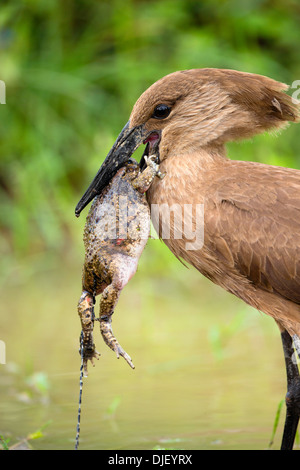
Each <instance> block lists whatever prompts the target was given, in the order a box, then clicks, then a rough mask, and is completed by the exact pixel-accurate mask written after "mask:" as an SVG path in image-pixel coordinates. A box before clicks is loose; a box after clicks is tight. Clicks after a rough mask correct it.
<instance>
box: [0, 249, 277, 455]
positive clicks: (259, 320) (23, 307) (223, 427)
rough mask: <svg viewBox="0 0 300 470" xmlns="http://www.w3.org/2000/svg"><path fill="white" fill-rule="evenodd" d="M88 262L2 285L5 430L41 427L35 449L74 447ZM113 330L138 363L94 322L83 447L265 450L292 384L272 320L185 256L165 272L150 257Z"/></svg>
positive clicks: (7, 433) (0, 370) (1, 431)
mask: <svg viewBox="0 0 300 470" xmlns="http://www.w3.org/2000/svg"><path fill="white" fill-rule="evenodd" d="M156 243H158V242H157V241H156ZM147 249H148V247H147ZM146 251H147V250H146ZM145 256H146V258H145V259H146V262H148V261H149V259H151V256H152V254H151V247H150V249H148V254H147V253H146V255H145ZM147 256H148V261H147ZM80 261H81V259H79V262H78V265H77V266H75V267H74V265H72V264H71V263H69V264H68V263H65V267H64V268H63V270H62V267H61V266H60V267H59V269H55V270H54V272H51V271H46V272H41V273H38V275H36V273H35V274H34V275H32V276H31V277H30V278H29V279H27V280H26V283H25V282H24V283H23V284H19V285H18V289H17V295H16V288H15V286H14V285H9V284H7V285H6V286H5V290H4V288H3V291H4V292H2V293H1V299H2V306H1V307H2V308H1V312H2V314H1V325H0V331H1V333H0V339H1V340H3V341H5V344H6V356H7V364H6V365H1V364H0V380H1V388H0V435H2V436H4V437H5V438H10V442H11V443H14V442H16V441H17V439H19V438H23V437H26V436H27V435H28V434H29V433H33V432H35V431H36V430H39V429H42V432H41V434H42V435H43V436H42V437H40V438H39V439H36V440H31V441H30V443H31V445H32V446H33V447H34V448H35V449H72V448H74V440H75V434H76V419H77V406H78V392H79V367H80V357H79V354H78V344H79V334H80V322H79V318H78V316H77V311H76V304H77V300H78V297H79V295H80V289H81V285H80V273H81V265H80ZM113 328H114V331H115V333H116V334H117V336H118V338H119V339H120V342H121V344H123V345H124V348H125V349H126V350H127V351H128V353H129V354H130V355H131V357H132V358H133V360H134V363H135V366H136V369H135V370H134V371H133V370H131V369H130V368H129V367H128V366H127V364H126V363H125V362H124V361H121V360H119V361H118V360H117V359H116V357H115V354H114V353H113V352H112V351H110V350H109V349H108V348H107V346H105V344H104V343H103V341H102V339H101V336H100V332H98V331H97V324H95V329H96V332H95V342H96V347H97V349H98V350H99V351H100V352H101V357H100V360H99V361H97V363H96V366H95V368H92V367H90V371H89V377H88V378H86V379H84V389H83V404H82V417H81V438H80V449H154V448H156V449H159V448H168V449H265V448H267V446H268V443H269V439H270V437H271V433H272V428H273V422H274V419H275V414H276V410H277V406H278V404H279V402H280V400H281V399H282V398H283V397H284V394H285V372H284V364H283V357H282V352H281V343H280V337H279V333H278V332H277V328H276V325H275V323H274V322H273V321H272V320H271V319H270V318H267V317H266V316H262V315H260V314H259V313H258V312H256V311H254V310H252V309H250V308H248V307H246V306H245V305H244V304H243V303H242V302H240V301H239V300H237V299H235V298H233V297H232V296H230V295H229V294H227V293H225V292H223V291H222V290H221V289H219V288H218V287H216V286H214V285H213V284H211V283H209V282H208V281H207V280H205V279H204V278H203V277H202V276H200V275H199V274H198V273H196V272H194V271H193V270H187V269H186V268H185V267H184V266H181V265H180V263H178V264H176V267H175V268H174V269H173V268H172V269H170V272H168V274H167V275H166V274H165V273H164V274H162V275H159V274H158V273H157V272H156V271H155V270H154V269H152V271H151V270H150V271H149V269H148V271H146V268H145V264H142V265H140V267H139V271H138V273H137V275H136V276H135V278H134V279H133V280H132V281H131V283H130V285H128V286H127V288H126V289H125V290H124V292H123V293H122V297H121V299H120V301H119V304H118V307H117V310H116V312H115V314H114V318H113ZM283 421H284V416H281V418H280V424H279V428H278V431H277V434H276V437H275V442H274V446H273V447H274V448H279V446H280V438H281V432H282V427H283ZM36 437H38V436H36Z"/></svg>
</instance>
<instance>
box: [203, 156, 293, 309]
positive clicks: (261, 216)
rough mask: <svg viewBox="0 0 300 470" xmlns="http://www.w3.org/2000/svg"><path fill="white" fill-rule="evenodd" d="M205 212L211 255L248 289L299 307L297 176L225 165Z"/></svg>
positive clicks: (256, 167) (276, 170) (280, 170)
mask: <svg viewBox="0 0 300 470" xmlns="http://www.w3.org/2000/svg"><path fill="white" fill-rule="evenodd" d="M207 205H208V207H207V209H208V210H205V232H206V237H207V238H208V239H209V240H210V243H213V244H214V246H213V247H212V249H213V250H214V251H215V252H217V254H218V256H220V257H221V258H223V259H224V260H225V262H227V263H229V264H230V263H231V265H232V266H234V269H236V270H237V271H238V272H240V273H241V274H243V275H245V276H246V277H247V278H248V279H249V280H250V281H251V282H253V284H255V285H256V286H258V287H261V288H263V289H265V290H268V291H276V292H278V293H280V294H281V295H283V296H284V297H285V298H287V299H289V300H291V301H293V302H296V303H300V171H298V170H291V169H285V168H280V167H273V166H269V165H262V164H256V163H252V164H251V163H248V162H229V164H228V165H227V168H226V169H225V170H224V172H222V177H221V178H217V179H216V180H215V182H214V183H212V185H211V187H210V194H209V196H208V198H207Z"/></svg>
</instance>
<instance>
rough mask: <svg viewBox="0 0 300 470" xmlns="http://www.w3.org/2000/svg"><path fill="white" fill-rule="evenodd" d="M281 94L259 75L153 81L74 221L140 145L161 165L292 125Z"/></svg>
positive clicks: (291, 110)
mask: <svg viewBox="0 0 300 470" xmlns="http://www.w3.org/2000/svg"><path fill="white" fill-rule="evenodd" d="M287 88H288V87H287V85H285V84H283V83H279V82H277V81H275V80H272V79H270V78H267V77H264V76H261V75H256V74H250V73H244V72H238V71H235V70H222V69H193V70H185V71H182V72H175V73H172V74H170V75H167V76H165V77H163V78H162V79H160V80H158V81H157V82H156V83H154V84H153V85H152V86H150V88H148V89H147V90H146V91H145V92H144V93H143V94H142V95H141V96H140V98H139V99H138V100H137V102H136V103H135V105H134V107H133V110H132V112H131V115H130V119H129V121H128V122H127V124H126V125H125V127H124V128H123V130H122V131H121V133H120V135H119V137H118V138H117V140H116V142H115V144H114V145H113V147H112V149H111V150H110V152H109V153H108V155H107V157H106V159H105V161H104V162H103V164H102V166H101V168H100V170H99V171H98V173H97V175H96V177H95V178H94V180H93V182H92V183H91V185H90V187H89V188H88V190H87V191H86V193H85V194H84V196H83V197H82V199H81V200H80V202H79V203H78V205H77V207H76V210H75V213H76V215H77V216H79V214H80V212H81V210H82V209H83V208H84V207H85V206H86V205H87V204H88V203H89V202H90V201H91V200H92V199H93V198H94V197H95V196H96V195H97V194H99V193H100V192H101V191H102V190H103V188H104V187H105V186H106V185H107V184H108V183H109V181H110V180H111V178H112V177H113V176H114V174H115V173H116V172H117V170H118V169H119V168H120V167H121V166H122V165H124V163H125V162H126V161H128V159H129V158H130V156H131V155H132V154H133V152H134V151H135V150H136V149H137V148H138V147H139V146H140V145H142V144H147V153H150V154H153V153H156V154H157V155H159V159H160V161H162V160H164V159H166V158H168V157H169V156H170V155H172V154H174V153H177V154H180V155H187V154H188V153H190V152H195V151H197V149H199V148H200V147H203V146H206V145H208V144H216V145H221V144H224V143H225V142H227V141H230V140H236V139H245V138H247V137H251V136H252V135H254V134H257V133H259V132H264V131H267V130H272V129H278V128H280V127H284V126H285V125H286V124H287V123H288V122H289V121H297V120H298V119H299V115H298V109H297V105H296V104H295V103H293V100H292V98H291V97H290V96H288V95H287V94H285V93H284V92H283V91H282V90H286V89H287Z"/></svg>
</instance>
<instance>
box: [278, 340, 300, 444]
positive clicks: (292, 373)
mask: <svg viewBox="0 0 300 470" xmlns="http://www.w3.org/2000/svg"><path fill="white" fill-rule="evenodd" d="M297 338H298V337H297ZM281 339H282V344H283V351H284V358H285V366H286V375H287V394H286V419H285V425H284V432H283V437H282V443H281V450H292V449H293V445H294V440H295V435H296V431H297V427H298V422H299V417H300V376H299V369H298V366H297V361H296V359H295V352H294V348H293V339H292V337H291V336H290V335H289V333H288V332H287V331H283V332H282V333H281ZM298 340H299V338H298ZM297 352H298V351H297Z"/></svg>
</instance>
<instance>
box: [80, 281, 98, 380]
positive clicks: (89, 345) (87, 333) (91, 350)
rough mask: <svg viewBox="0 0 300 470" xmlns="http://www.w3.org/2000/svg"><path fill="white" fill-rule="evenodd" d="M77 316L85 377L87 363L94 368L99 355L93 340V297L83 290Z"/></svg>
mask: <svg viewBox="0 0 300 470" xmlns="http://www.w3.org/2000/svg"><path fill="white" fill-rule="evenodd" d="M78 314H79V316H80V321H81V327H82V334H83V340H82V356H83V370H84V375H85V377H87V375H88V370H87V364H88V361H91V363H92V365H93V366H94V359H99V356H100V354H99V353H98V352H97V351H96V349H95V345H94V340H93V329H94V296H93V295H92V294H90V293H89V292H88V291H86V290H83V291H82V294H81V296H80V299H79V302H78Z"/></svg>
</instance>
